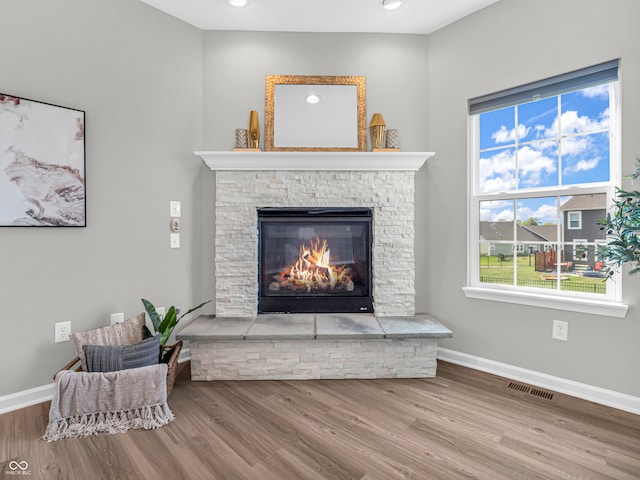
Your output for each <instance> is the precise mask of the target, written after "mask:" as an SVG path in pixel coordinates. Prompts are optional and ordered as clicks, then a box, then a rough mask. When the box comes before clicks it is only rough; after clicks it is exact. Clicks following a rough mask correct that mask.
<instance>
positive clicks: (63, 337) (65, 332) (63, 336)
mask: <svg viewBox="0 0 640 480" xmlns="http://www.w3.org/2000/svg"><path fill="white" fill-rule="evenodd" d="M70 334H71V322H60V323H56V325H55V336H54V338H53V340H54V341H55V343H60V342H68V341H69V340H70V339H69V335H70Z"/></svg>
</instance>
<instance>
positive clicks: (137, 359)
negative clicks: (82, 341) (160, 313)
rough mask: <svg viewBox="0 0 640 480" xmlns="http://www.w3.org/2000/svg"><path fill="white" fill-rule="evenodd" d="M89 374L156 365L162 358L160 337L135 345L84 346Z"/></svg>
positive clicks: (150, 338)
mask: <svg viewBox="0 0 640 480" xmlns="http://www.w3.org/2000/svg"><path fill="white" fill-rule="evenodd" d="M82 348H83V350H84V354H85V357H86V361H87V371H88V372H114V371H117V370H126V369H129V368H138V367H146V366H148V365H155V364H157V363H158V361H159V358H160V335H156V336H155V337H149V338H147V339H145V340H143V341H142V342H140V343H136V344H135V345H108V346H105V345H84V346H83V347H82Z"/></svg>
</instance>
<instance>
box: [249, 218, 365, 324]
mask: <svg viewBox="0 0 640 480" xmlns="http://www.w3.org/2000/svg"><path fill="white" fill-rule="evenodd" d="M372 216H373V215H372V210H371V209H370V208H259V209H258V238H259V240H258V313H354V312H360V313H363V312H365V313H372V312H373V296H372V285H371V279H372V273H371V245H372V233H371V231H372V230H371V223H372Z"/></svg>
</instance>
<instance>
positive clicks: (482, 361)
mask: <svg viewBox="0 0 640 480" xmlns="http://www.w3.org/2000/svg"><path fill="white" fill-rule="evenodd" d="M438 359H439V360H443V361H445V362H450V363H455V364H457V365H462V366H464V367H469V368H473V369H474V370H480V371H482V372H487V373H491V374H494V375H498V376H500V377H505V378H509V379H511V380H517V381H520V382H523V383H528V384H530V385H535V386H537V387H541V388H546V389H548V390H553V391H555V392H558V393H564V394H566V395H571V396H572V397H577V398H582V399H583V400H588V401H590V402H595V403H599V404H601V405H606V406H608V407H613V408H617V409H619V410H624V411H626V412H631V413H635V414H636V415H640V397H634V396H633V395H627V394H626V393H620V392H615V391H613V390H607V389H604V388H600V387H594V386H593V385H587V384H585V383H579V382H574V381H573V380H567V379H565V378H560V377H554V376H552V375H547V374H546V373H540V372H536V371H533V370H527V369H525V368H520V367H515V366H513V365H508V364H506V363H500V362H496V361H494V360H488V359H486V358H481V357H476V356H473V355H469V354H466V353H462V352H457V351H455V350H449V349H447V348H440V347H438Z"/></svg>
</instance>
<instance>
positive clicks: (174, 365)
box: [160, 340, 182, 398]
mask: <svg viewBox="0 0 640 480" xmlns="http://www.w3.org/2000/svg"><path fill="white" fill-rule="evenodd" d="M160 349H161V350H162V353H163V354H164V352H168V351H169V350H171V349H174V350H173V353H172V354H171V357H170V358H169V361H168V362H167V398H168V397H169V395H170V394H171V390H173V385H174V384H175V383H176V375H177V374H178V358H179V357H180V350H182V340H180V341H178V342H176V343H175V344H173V345H163V346H161V347H160Z"/></svg>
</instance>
